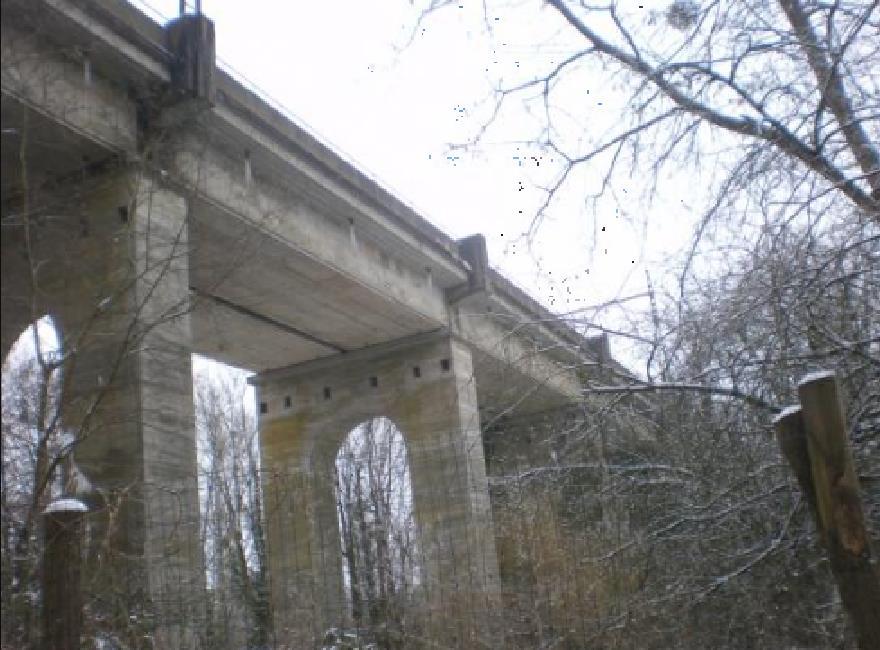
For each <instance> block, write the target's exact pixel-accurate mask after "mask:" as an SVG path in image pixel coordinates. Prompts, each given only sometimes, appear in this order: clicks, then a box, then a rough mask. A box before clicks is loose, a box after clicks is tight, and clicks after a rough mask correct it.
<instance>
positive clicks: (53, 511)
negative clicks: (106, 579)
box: [42, 499, 88, 650]
mask: <svg viewBox="0 0 880 650" xmlns="http://www.w3.org/2000/svg"><path fill="white" fill-rule="evenodd" d="M87 512H88V508H87V507H86V505H85V504H84V503H83V502H82V501H80V500H79V499H56V500H54V501H52V502H51V503H50V504H49V505H48V506H46V509H45V510H44V511H43V530H44V531H45V540H46V546H45V553H44V556H43V575H42V577H43V646H42V647H44V648H57V649H58V650H75V649H77V648H79V647H80V634H81V631H82V593H81V586H80V563H81V560H82V557H81V555H82V535H83V521H84V518H85V515H86V513H87Z"/></svg>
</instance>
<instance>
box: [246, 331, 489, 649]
mask: <svg viewBox="0 0 880 650" xmlns="http://www.w3.org/2000/svg"><path fill="white" fill-rule="evenodd" d="M254 383H255V384H256V385H257V392H258V397H257V399H258V401H259V403H260V411H261V419H260V432H261V451H262V456H263V468H264V472H265V474H264V492H265V494H266V503H267V511H268V513H269V514H268V517H267V520H268V522H267V524H268V548H269V565H270V571H271V574H272V585H273V586H272V598H273V601H274V602H273V605H274V607H273V610H274V611H275V613H276V631H277V632H278V633H279V634H281V635H283V636H284V638H295V639H297V640H298V642H300V643H303V644H308V643H311V642H312V641H313V640H314V639H315V638H317V637H319V636H320V635H321V634H322V633H323V631H324V630H326V629H328V628H330V627H334V626H336V625H338V622H339V621H340V620H343V618H344V605H345V599H344V593H343V588H342V583H341V579H339V580H338V579H336V576H341V575H342V569H341V566H340V564H339V553H338V552H336V548H335V545H336V543H337V542H336V540H337V535H336V530H337V525H336V512H335V503H334V501H333V490H332V476H333V474H332V468H333V464H334V462H335V457H336V452H337V450H338V448H339V445H340V443H341V442H342V440H343V438H344V436H346V435H347V434H348V431H350V430H351V428H353V427H354V426H356V425H357V423H359V422H362V421H364V420H366V419H368V418H370V417H373V416H375V415H377V414H378V415H381V416H384V417H387V418H389V419H390V420H392V421H393V422H395V423H396V424H397V426H398V427H399V428H400V429H401V430H402V431H403V432H405V436H406V443H407V449H408V452H409V463H410V471H411V478H412V489H413V501H414V509H415V515H416V521H417V525H418V528H419V537H420V540H421V542H422V554H423V557H424V572H425V583H424V589H423V591H424V598H425V599H426V601H428V602H430V601H436V602H437V603H440V602H448V601H449V600H450V599H455V598H460V597H461V595H462V594H467V595H468V597H471V596H473V595H474V594H485V593H487V592H490V591H493V590H494V589H495V588H496V587H497V575H498V574H497V560H496V557H495V548H494V539H493V535H492V527H491V511H490V507H489V497H488V488H487V482H486V474H485V461H484V458H483V447H482V440H481V438H480V422H479V415H478V411H477V399H476V390H475V385H474V381H473V369H472V361H471V357H470V352H469V350H468V348H467V347H465V346H464V345H462V344H461V343H460V342H458V341H456V340H454V339H453V338H451V337H449V336H448V335H445V334H436V335H430V336H420V337H415V338H413V339H410V340H407V341H401V342H398V343H396V344H394V345H391V346H383V347H381V348H377V349H375V350H371V351H369V352H367V353H363V354H360V355H339V356H337V357H334V358H331V359H327V360H321V361H318V362H313V363H309V364H302V365H301V366H294V367H292V368H290V369H286V370H283V371H275V372H271V373H264V374H263V375H260V376H258V377H257V378H255V379H254ZM328 531H332V533H333V534H332V535H328ZM331 540H332V541H331ZM328 541H329V542H330V543H331V544H332V545H333V549H332V552H329V551H328V546H327V545H328ZM303 622H309V623H313V625H312V626H311V629H307V628H308V625H306V628H304V627H303Z"/></svg>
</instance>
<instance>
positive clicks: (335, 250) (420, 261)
mask: <svg viewBox="0 0 880 650" xmlns="http://www.w3.org/2000/svg"><path fill="white" fill-rule="evenodd" d="M2 7H3V13H2V124H3V136H2V137H3V155H2V165H3V166H2V178H3V180H2V219H3V222H2V223H3V230H2V232H3V240H2V314H3V316H2V346H3V354H4V358H5V355H6V353H7V352H8V351H9V349H10V346H11V345H12V343H13V342H14V341H15V340H16V338H17V337H18V336H19V335H20V333H21V332H22V331H23V330H24V329H25V328H26V327H27V326H28V325H29V324H30V323H32V322H34V320H35V319H36V318H39V317H41V316H43V315H46V314H48V315H50V316H51V317H52V318H53V319H54V322H55V324H56V326H57V327H58V329H59V331H60V332H61V334H62V337H63V342H64V343H63V346H64V349H63V350H62V355H63V356H62V357H61V359H60V363H61V368H62V371H63V390H62V401H63V405H62V406H63V410H62V413H63V419H64V426H65V428H66V429H68V430H70V431H73V432H74V434H75V436H76V442H75V444H74V446H73V448H74V455H75V458H76V462H77V464H78V465H79V467H80V468H81V469H82V470H83V472H84V473H85V474H86V475H87V476H88V477H89V478H90V479H91V481H92V482H93V483H94V484H95V485H96V486H97V487H98V488H99V489H100V490H101V491H102V493H103V494H105V495H113V494H121V493H125V495H126V498H125V499H124V500H120V501H119V502H118V504H119V505H118V510H117V511H116V515H117V518H116V519H115V520H114V522H115V523H114V525H115V526H116V528H115V529H114V530H113V531H112V539H113V540H114V541H113V544H115V545H116V546H117V547H118V549H120V555H121V556H124V557H125V558H126V560H125V579H124V582H125V584H126V593H127V598H128V600H125V599H123V601H122V603H121V605H119V606H122V607H128V608H129V609H130V610H131V611H132V612H133V611H135V609H136V608H137V607H138V606H142V605H139V603H144V602H149V603H152V605H151V607H152V608H153V611H152V614H151V615H152V616H153V617H154V618H155V620H156V621H157V623H156V625H157V626H158V628H159V629H160V631H161V633H162V634H165V635H166V636H167V638H168V639H171V638H172V636H174V638H185V636H186V634H187V631H186V630H187V629H189V628H191V627H192V626H193V625H195V624H194V623H192V621H198V618H199V615H198V612H197V611H196V605H192V604H190V603H189V602H187V601H186V599H184V598H180V597H173V598H172V597H171V596H169V595H168V594H171V593H172V590H171V589H170V587H169V585H171V584H173V585H175V589H174V590H173V593H175V594H179V593H187V590H189V593H197V592H198V591H199V590H203V589H204V573H203V570H202V568H201V562H202V560H201V549H200V547H199V543H198V540H197V537H198V536H197V534H196V531H197V523H198V497H197V488H196V479H195V474H196V472H195V467H196V450H195V442H194V437H195V434H194V425H193V419H194V418H193V402H192V371H191V360H190V353H192V352H196V353H199V354H203V355H206V356H208V357H211V358H214V359H218V360H221V361H224V362H227V363H230V364H233V365H235V366H238V367H241V368H245V369H248V370H251V371H253V372H254V373H256V374H255V376H254V379H253V380H252V381H253V383H254V384H255V385H256V387H257V391H258V402H259V411H260V416H259V419H260V434H261V450H262V463H263V470H264V473H265V475H266V476H271V475H273V473H276V474H278V475H283V476H285V477H291V476H296V477H298V479H297V480H298V483H297V486H298V488H297V489H296V490H291V491H287V492H285V493H284V494H280V492H279V491H278V490H277V489H276V486H277V482H275V483H273V484H272V485H268V484H267V485H266V495H265V499H266V504H267V506H266V507H267V508H272V509H275V510H274V512H275V513H276V514H278V515H279V516H276V517H270V518H269V522H270V525H269V531H268V540H267V545H268V553H269V560H270V577H271V584H272V595H271V598H272V603H273V610H274V612H275V625H276V627H277V628H284V629H290V628H293V627H295V626H296V625H298V624H300V623H297V621H300V620H301V618H302V617H301V616H300V612H299V611H298V608H301V607H306V605H308V607H310V608H312V609H311V610H309V611H314V606H315V601H317V602H318V609H319V611H320V612H321V613H320V617H321V619H322V620H319V621H317V622H315V623H314V627H315V628H316V629H318V628H320V627H321V626H323V625H330V624H331V623H332V622H333V621H334V619H335V617H337V616H338V615H339V612H338V611H336V610H335V609H334V608H338V607H339V606H340V605H339V603H341V602H342V601H343V599H342V598H341V597H340V593H341V590H342V578H341V567H339V565H338V564H339V559H338V558H337V559H336V560H335V562H336V575H338V576H339V579H338V580H336V581H334V580H332V579H331V580H327V578H326V566H325V567H324V570H325V573H324V575H318V574H317V570H316V566H317V562H318V559H317V558H318V555H319V554H321V553H322V552H323V550H322V549H323V548H324V547H322V544H325V543H326V542H323V541H322V540H323V539H324V538H326V537H327V531H335V530H336V527H337V523H336V514H335V511H334V508H333V497H332V476H331V469H332V464H333V458H334V455H335V453H336V450H337V449H338V446H339V444H340V442H341V440H342V439H343V437H344V436H345V435H346V434H347V433H348V431H350V430H351V428H352V427H353V426H355V425H356V424H357V423H359V422H361V421H364V420H365V419H368V418H370V417H375V416H387V417H389V418H391V419H392V420H394V421H395V422H396V423H397V424H398V425H399V426H400V427H401V429H402V431H403V432H404V433H405V435H406V437H407V445H408V449H409V454H410V462H411V466H412V477H413V491H414V495H415V511H416V515H417V521H418V524H419V529H420V530H419V532H420V536H421V539H422V540H423V544H424V547H425V548H426V557H427V558H428V559H427V560H426V567H425V568H424V574H425V576H426V581H427V583H428V584H429V585H430V584H432V580H433V581H435V582H439V576H441V575H447V576H448V575H455V576H457V577H456V582H457V584H458V585H459V588H461V585H465V588H466V589H468V590H470V591H471V592H480V591H487V590H489V591H491V589H492V588H493V585H494V584H495V583H496V581H497V580H498V576H497V571H498V569H497V561H496V559H495V550H494V541H493V535H492V529H491V511H490V508H489V501H488V492H487V485H486V470H485V458H484V451H483V445H482V444H481V422H483V423H485V422H486V420H487V419H488V418H494V417H496V416H498V415H499V414H503V413H524V412H529V411H534V410H536V409H545V408H548V407H550V406H552V405H554V404H562V403H566V402H570V401H571V400H573V399H576V398H577V397H578V396H579V375H578V373H579V369H580V368H582V367H583V366H584V365H585V364H588V363H590V361H591V360H594V359H595V358H596V357H597V356H599V355H602V354H604V351H603V350H602V343H601V341H595V340H587V339H585V338H583V337H581V336H579V335H578V334H577V333H576V332H574V331H572V330H571V329H569V328H568V327H566V326H565V325H564V324H561V323H559V322H558V321H557V319H555V318H554V317H553V315H552V314H550V313H549V312H548V311H547V310H546V309H544V308H543V307H542V306H541V305H539V304H538V303H537V302H536V301H535V300H533V299H532V298H530V297H529V296H528V295H526V294H525V293H524V292H523V291H521V290H520V289H518V288H517V287H515V286H514V285H512V284H511V283H510V282H509V281H507V280H505V279H504V278H503V277H502V276H501V275H499V274H498V273H497V272H496V271H494V270H493V269H492V268H491V267H490V266H489V263H488V259H487V253H486V246H485V241H484V239H483V238H482V237H481V236H479V235H475V236H472V237H469V238H467V239H464V240H461V241H455V240H453V239H451V238H450V237H448V236H447V235H445V234H444V233H443V232H441V231H439V230H438V229H437V228H435V227H434V226H432V225H431V224H430V223H429V222H428V221H426V220H425V219H424V218H422V217H421V216H419V215H418V214H417V213H415V212H414V211H413V210H412V209H411V208H409V207H408V206H407V205H406V204H404V203H403V202H401V201H400V200H398V199H397V198H395V197H394V196H392V195H391V194H390V193H389V192H387V191H386V190H385V189H383V188H382V187H381V186H380V185H379V184H377V183H376V182H375V181H374V180H372V179H371V178H369V177H368V176H366V175H365V174H364V173H363V172H361V171H360V170H358V169H356V168H355V167H354V166H353V165H352V164H349V163H348V162H346V161H345V160H343V159H342V158H341V157H340V156H339V155H337V154H336V153H334V152H333V151H332V150H331V149H329V148H328V147H327V146H325V145H323V144H322V143H321V142H319V141H318V140H317V139H316V138H315V137H313V136H312V135H310V134H309V133H308V132H306V131H305V130H303V129H302V128H300V127H299V126H297V125H296V124H295V123H294V122H292V121H291V120H289V119H288V118H286V117H285V116H284V115H282V114H281V113H280V112H278V111H277V110H275V109H274V108H273V107H272V106H270V105H269V104H268V103H266V102H265V101H264V100H262V99H261V98H260V97H258V96H257V95H255V94H254V93H253V92H251V91H250V90H248V89H247V88H245V87H244V86H243V85H242V84H241V83H239V82H238V81H236V80H235V79H233V78H232V77H231V76H230V75H228V74H227V73H225V72H224V71H223V70H222V69H220V68H218V67H217V66H216V64H215V57H214V33H213V25H212V23H211V22H210V21H209V20H208V19H207V18H205V17H203V16H195V15H187V16H183V17H181V18H179V19H177V20H175V21H173V22H171V23H170V24H168V25H165V26H162V25H159V24H157V23H155V22H153V21H152V20H151V19H150V18H148V17H146V16H144V15H143V14H141V13H140V12H138V11H137V10H136V9H134V8H132V7H131V6H129V5H128V4H126V3H124V2H121V1H120V0H79V1H74V0H33V1H27V2H26V1H24V0H21V1H16V0H4V2H3V5H2ZM438 485H440V486H443V487H444V499H443V500H442V501H441V500H438V499H435V498H434V497H432V494H433V493H434V492H436V489H435V488H436V486H438ZM273 490H274V491H273ZM107 499H108V508H109V507H110V505H112V504H111V503H110V499H111V497H109V496H108V497H107ZM181 531H189V534H190V536H191V537H192V539H190V540H189V541H188V542H187V543H179V541H175V540H179V538H180V536H181ZM294 536H296V537H298V538H299V539H306V540H310V544H308V545H300V546H298V547H297V551H296V552H288V551H287V550H286V549H285V546H286V544H287V543H288V541H289V540H290V539H292V538H293V537H294ZM332 543H333V544H335V545H336V548H338V541H333V542H332ZM324 550H325V549H324ZM336 555H338V553H337V554H336ZM90 570H91V571H94V572H100V571H101V570H102V565H101V564H100V563H98V565H97V566H95V567H92V568H91V569H90ZM180 585H184V587H183V589H182V590H181V587H180ZM117 586H118V585H117ZM107 589H111V587H110V586H108V587H107ZM107 600H108V601H109V600H110V598H109V596H108V599H107ZM195 600H197V599H195ZM321 603H325V604H321ZM188 608H189V609H188ZM190 610H191V611H190ZM133 615H134V614H132V616H133ZM187 621H190V622H187ZM163 630H164V631H163ZM181 634H183V635H184V636H183V637H181V636H180V635H181ZM169 643H170V641H169ZM183 645H186V643H185V642H184V643H183Z"/></svg>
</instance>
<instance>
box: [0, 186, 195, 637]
mask: <svg viewBox="0 0 880 650" xmlns="http://www.w3.org/2000/svg"><path fill="white" fill-rule="evenodd" d="M45 205H48V206H51V209H52V210H53V211H54V210H57V211H58V212H53V213H51V214H41V215H39V216H38V215H32V218H31V219H30V226H31V237H30V240H31V247H30V250H22V249H21V248H22V242H23V241H24V238H23V237H10V238H8V241H7V238H4V251H3V254H4V258H5V256H6V254H7V252H11V253H14V254H16V255H18V256H19V257H20V258H22V259H23V260H24V262H23V264H24V265H25V266H26V267H29V269H33V270H34V278H35V281H34V282H33V283H27V282H23V281H19V282H16V286H15V290H16V291H18V292H27V291H28V290H29V289H30V286H33V287H35V289H36V291H35V292H32V293H31V294H30V295H22V296H19V295H9V296H7V292H6V276H5V275H4V307H5V305H6V303H10V304H12V303H13V302H15V303H17V304H19V305H21V306H22V307H23V306H25V305H28V306H29V307H30V306H33V310H31V309H28V314H27V319H28V320H30V317H31V316H30V312H31V311H33V313H34V314H35V315H37V316H39V315H42V314H50V315H52V316H53V317H54V319H55V322H56V325H57V326H58V327H59V329H60V331H61V333H62V335H63V352H64V354H65V358H64V363H63V365H62V367H61V372H62V386H63V388H62V395H61V408H60V415H61V418H62V420H63V425H64V430H65V432H66V434H67V435H68V436H70V438H71V439H72V440H73V456H74V458H75V460H76V463H77V464H78V466H79V469H80V470H81V471H82V473H83V474H84V475H85V476H86V477H87V478H88V479H89V480H90V481H91V483H92V484H93V486H94V494H92V495H90V496H91V498H92V499H94V500H95V501H96V502H97V503H96V506H97V507H96V508H93V509H94V510H97V514H94V515H90V516H89V522H88V523H89V529H90V533H89V538H90V539H91V543H90V546H89V556H90V560H89V563H88V566H87V567H86V568H85V571H84V572H83V581H84V590H85V594H86V597H87V598H90V599H91V601H90V602H89V603H88V607H89V612H90V614H89V616H88V617H87V620H86V629H85V630H84V632H85V633H86V634H93V633H102V634H105V635H111V636H115V637H118V638H119V639H120V640H121V641H122V642H124V644H125V645H130V646H132V647H141V645H142V644H143V642H144V639H145V638H151V639H153V640H154V641H155V643H156V644H157V647H163V648H176V647H187V648H188V647H194V646H196V645H197V643H196V638H197V637H198V636H199V635H200V634H201V630H200V625H201V622H202V621H203V620H204V616H203V614H202V612H203V611H204V607H205V594H204V571H203V567H202V551H201V542H200V538H199V505H198V489H197V477H196V470H197V462H196V450H195V431H194V414H193V403H192V370H191V361H190V351H189V344H190V322H189V307H190V305H189V269H188V253H189V251H188V245H187V205H186V201H185V199H184V197H182V196H181V195H179V194H178V193H176V192H175V191H173V190H172V189H169V188H168V187H165V186H163V185H162V184H160V183H158V182H156V181H155V180H153V179H151V178H150V177H149V176H148V175H146V174H144V173H142V172H141V171H140V170H125V171H119V172H114V173H108V174H105V175H102V176H101V177H100V178H95V179H91V180H89V181H87V182H80V183H77V184H76V185H75V186H70V187H67V189H66V191H65V189H64V188H60V189H58V190H57V191H56V194H55V195H54V196H52V197H45ZM7 244H8V246H7ZM7 247H9V248H11V249H14V250H10V251H7ZM4 271H5V268H4ZM19 275H21V274H19ZM13 299H15V300H13ZM5 320H6V317H5V315H4V321H5ZM6 329H10V328H7V327H4V339H5V338H7V337H6V332H5V330H6ZM5 344H6V341H5V340H4V345H5ZM90 626H91V627H90Z"/></svg>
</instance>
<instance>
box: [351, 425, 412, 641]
mask: <svg viewBox="0 0 880 650" xmlns="http://www.w3.org/2000/svg"><path fill="white" fill-rule="evenodd" d="M335 474H336V478H335V482H336V507H337V516H338V519H339V527H340V536H341V540H340V542H341V548H342V555H343V566H344V569H343V571H344V578H345V583H346V587H347V591H348V595H349V598H350V600H351V611H352V619H353V621H354V623H355V625H356V626H357V627H358V628H364V629H365V630H367V631H368V632H369V633H370V634H372V635H374V636H375V637H376V639H377V641H378V642H379V643H380V644H381V645H382V647H405V640H406V637H405V634H406V633H407V631H406V630H405V625H406V622H405V620H404V619H405V616H406V613H407V610H408V609H409V607H410V603H408V599H410V598H411V597H412V594H413V591H414V588H415V587H416V586H417V584H418V582H419V553H418V548H417V544H416V526H415V519H414V513H413V495H412V486H411V483H410V478H409V465H408V462H407V456H406V444H405V441H404V439H403V434H402V433H401V432H400V430H399V429H398V428H397V427H396V426H395V425H394V424H393V423H392V422H391V421H390V420H388V419H387V418H374V419H372V420H369V421H367V422H365V423H363V424H361V425H359V426H358V427H356V428H355V429H354V430H353V431H352V432H351V433H350V434H349V436H348V438H346V440H345V442H343V444H342V447H341V448H340V450H339V452H338V454H337V458H336V467H335ZM408 633H409V634H412V630H409V631H408Z"/></svg>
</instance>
